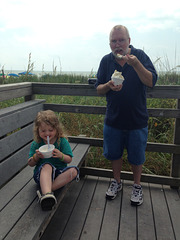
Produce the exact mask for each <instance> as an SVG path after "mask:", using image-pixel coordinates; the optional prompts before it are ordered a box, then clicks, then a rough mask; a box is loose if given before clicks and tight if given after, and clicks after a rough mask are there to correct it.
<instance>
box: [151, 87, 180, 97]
mask: <svg viewBox="0 0 180 240" xmlns="http://www.w3.org/2000/svg"><path fill="white" fill-rule="evenodd" d="M179 96H180V86H179V85H174V86H173V85H171V86H169V85H167V86H155V87H153V88H147V98H174V99H179Z"/></svg>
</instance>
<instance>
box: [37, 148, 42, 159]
mask: <svg viewBox="0 0 180 240" xmlns="http://www.w3.org/2000/svg"><path fill="white" fill-rule="evenodd" d="M36 155H37V157H38V158H44V156H43V154H42V153H41V152H40V151H39V150H38V149H37V150H36Z"/></svg>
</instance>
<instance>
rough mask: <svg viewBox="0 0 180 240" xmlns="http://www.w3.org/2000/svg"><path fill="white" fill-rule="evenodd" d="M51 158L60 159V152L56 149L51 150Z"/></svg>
mask: <svg viewBox="0 0 180 240" xmlns="http://www.w3.org/2000/svg"><path fill="white" fill-rule="evenodd" d="M53 157H54V158H62V152H60V151H59V150H58V149H57V148H55V149H54V150H53Z"/></svg>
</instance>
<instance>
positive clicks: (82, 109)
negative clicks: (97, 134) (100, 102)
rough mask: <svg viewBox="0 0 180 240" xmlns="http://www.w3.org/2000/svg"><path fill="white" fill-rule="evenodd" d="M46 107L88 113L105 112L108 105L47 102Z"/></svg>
mask: <svg viewBox="0 0 180 240" xmlns="http://www.w3.org/2000/svg"><path fill="white" fill-rule="evenodd" d="M44 109H45V110H47V109H51V110H52V111H55V112H71V113H87V114H105V111H106V107H103V106H90V105H72V104H53V103H45V104H44Z"/></svg>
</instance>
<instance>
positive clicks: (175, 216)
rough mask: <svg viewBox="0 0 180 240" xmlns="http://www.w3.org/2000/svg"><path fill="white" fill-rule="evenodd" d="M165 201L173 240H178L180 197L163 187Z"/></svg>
mask: <svg viewBox="0 0 180 240" xmlns="http://www.w3.org/2000/svg"><path fill="white" fill-rule="evenodd" d="M163 188H164V193H165V197H166V201H167V206H168V210H169V214H170V218H171V221H172V225H173V231H174V234H175V239H180V225H179V223H180V215H179V213H180V195H179V194H178V191H177V190H175V189H172V188H169V187H167V186H163Z"/></svg>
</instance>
